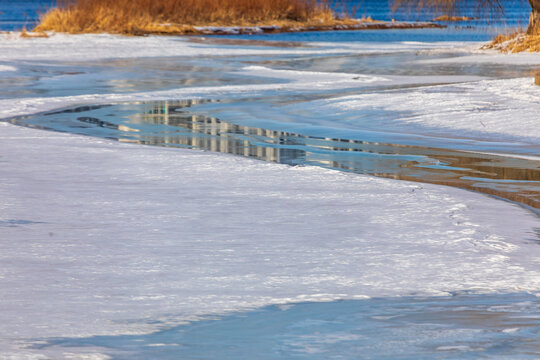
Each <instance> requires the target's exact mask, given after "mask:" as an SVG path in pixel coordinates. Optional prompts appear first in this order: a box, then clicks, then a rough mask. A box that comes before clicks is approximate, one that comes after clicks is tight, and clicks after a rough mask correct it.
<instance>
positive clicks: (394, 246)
mask: <svg viewBox="0 0 540 360" xmlns="http://www.w3.org/2000/svg"><path fill="white" fill-rule="evenodd" d="M0 36H2V37H1V40H0V61H2V62H3V63H5V65H3V66H4V67H16V66H15V64H16V63H17V61H19V60H29V61H30V60H32V61H48V62H54V61H80V60H92V59H107V58H123V57H124V58H130V57H137V56H148V57H152V56H190V57H196V56H203V55H204V56H214V55H217V56H220V55H226V56H245V55H250V54H252V55H253V54H258V55H275V54H280V55H287V54H289V55H295V54H311V55H317V54H319V53H321V51H322V52H326V53H333V54H338V53H346V54H354V53H358V54H360V53H366V52H370V51H372V52H385V51H411V50H414V49H418V50H425V49H428V50H429V49H440V46H439V45H438V44H427V43H398V44H396V43H392V44H370V45H366V46H365V48H362V46H361V45H362V44H356V45H354V46H348V45H343V44H340V45H333V46H327V47H326V48H322V49H320V48H286V49H280V48H271V47H260V48H259V47H256V48H254V47H232V46H220V45H207V44H195V43H191V42H188V41H186V40H185V39H182V38H176V37H161V38H160V37H144V38H142V37H136V38H125V37H117V36H110V35H82V36H68V35H54V36H51V37H50V38H48V39H20V38H18V37H17V36H16V35H0ZM445 46H449V47H451V46H457V45H456V44H453V45H450V44H446V45H445ZM434 51H439V50H434ZM465 51H469V50H465ZM486 56H487V55H486ZM497 56H499V55H497ZM505 56H506V55H505ZM514 58H515V59H519V57H512V56H511V55H508V57H507V58H506V59H510V60H509V61H511V59H514ZM519 61H521V60H519ZM238 72H239V74H244V75H245V76H265V77H268V78H269V79H271V80H272V81H270V82H269V83H266V84H259V85H234V86H233V85H227V86H215V87H193V88H180V89H174V90H167V91H155V92H140V93H133V94H114V93H111V94H103V95H97V94H92V93H89V94H86V95H80V96H65V97H50V98H35V97H29V98H22V97H20V98H17V99H4V100H0V117H2V118H6V117H11V116H17V115H22V114H30V113H35V112H38V111H45V110H51V109H55V108H59V107H65V106H70V105H73V104H81V103H107V102H119V101H137V100H157V99H168V98H172V99H186V98H190V99H193V98H201V97H213V98H216V99H219V98H227V97H229V98H239V99H241V98H244V97H248V96H257V95H260V96H262V95H280V96H287V95H288V94H299V93H303V92H308V91H312V90H313V89H317V88H319V89H322V90H339V89H354V88H355V87H356V88H364V87H376V86H381V85H388V84H398V85H411V84H414V83H415V82H416V83H418V82H423V81H427V82H431V83H433V82H436V80H437V79H435V77H431V78H430V77H425V78H424V77H415V79H413V78H412V77H405V76H404V77H397V76H385V75H368V74H346V73H340V74H330V73H328V74H325V73H314V72H305V71H304V72H302V71H286V70H282V69H272V68H271V67H262V66H259V67H253V66H246V67H244V68H240V69H239V70H238ZM273 79H275V81H273ZM439 80H440V79H439ZM472 80H475V81H476V82H470V81H472ZM477 80H478V79H477V78H473V77H468V78H459V77H452V76H449V77H448V78H445V79H444V81H445V82H446V81H448V82H451V81H459V82H468V83H465V84H458V85H455V84H454V85H443V86H437V87H434V86H430V87H423V88H418V89H405V90H402V91H401V92H400V91H396V92H395V93H392V97H389V96H388V94H385V93H371V94H369V93H365V94H364V93H359V94H356V95H353V96H348V97H343V96H338V97H335V98H333V99H331V100H319V101H314V102H307V103H305V104H304V105H306V106H312V109H313V110H314V111H317V112H319V113H320V114H321V115H324V116H326V118H325V119H326V120H329V119H330V117H329V114H336V113H339V112H340V111H343V112H349V113H350V114H354V112H355V111H362V110H363V109H364V108H365V106H368V105H367V104H374V105H377V106H380V107H385V108H387V109H397V110H404V111H405V112H413V113H414V115H413V116H410V117H404V118H401V119H399V121H400V123H401V124H402V126H403V127H405V128H406V127H407V126H419V125H420V126H424V127H437V128H438V129H441V128H442V129H445V131H446V134H447V135H448V134H450V135H452V134H455V135H459V134H460V133H461V132H463V131H464V130H467V131H481V132H483V133H484V134H485V136H486V137H488V138H489V137H493V136H502V135H504V136H507V137H514V136H519V137H527V138H528V139H537V138H538V137H539V136H540V135H539V133H538V126H535V124H537V121H538V120H537V117H535V114H536V113H537V109H538V98H539V97H538V91H539V90H538V88H535V87H533V86H532V85H531V82H530V79H513V80H484V81H477ZM389 99H391V101H390V100H389ZM480 122H482V123H483V124H484V125H485V126H484V125H479V124H480ZM484 127H486V128H488V129H484ZM0 199H1V201H0V244H1V246H2V251H1V252H0V283H1V289H2V296H1V297H0V319H1V321H0V333H2V334H6V335H3V337H2V340H0V349H1V350H0V358H2V357H5V358H10V356H13V357H14V358H22V357H23V356H27V358H36V359H37V358H40V356H41V355H39V354H44V353H45V352H46V350H39V349H24V346H25V344H28V342H30V341H31V339H35V338H47V337H55V336H85V335H87V336H88V335H96V334H120V333H124V334H125V333H141V332H149V331H153V330H155V329H156V328H158V327H159V326H163V325H177V324H179V323H180V322H182V321H184V320H186V319H192V318H194V317H195V316H197V315H202V314H210V313H224V312H228V311H233V310H240V309H245V308H252V307H257V306H264V305H267V304H282V303H288V302H297V301H323V300H335V299H345V298H346V299H357V298H360V299H362V298H366V297H373V296H389V297H391V296H399V295H418V294H425V295H442V294H448V293H450V292H454V291H478V292H517V291H523V292H531V293H535V294H538V292H539V291H540V271H539V270H538V269H539V268H540V267H539V265H540V264H539V261H540V260H539V259H540V256H539V255H540V247H539V246H538V243H537V241H538V235H537V233H536V232H535V231H537V230H535V229H537V228H538V227H539V221H538V218H537V217H536V216H535V215H533V214H532V213H530V212H528V211H526V210H524V209H522V208H520V207H518V206H516V205H512V204H510V203H506V202H502V201H499V200H495V199H490V198H488V197H485V196H482V195H478V194H474V193H470V192H465V191H462V190H458V189H452V188H444V187H436V186H430V185H422V184H417V183H414V184H413V183H406V182H397V181H392V180H384V179H378V178H371V177H365V176H357V175H353V174H345V173H340V172H336V171H330V170H323V169H319V168H311V167H296V168H291V167H287V166H281V165H276V164H267V163H263V162H259V161H254V160H247V159H243V158H236V157H232V156H226V155H216V154H211V153H205V152H195V151H188V150H179V149H161V148H151V147H143V146H135V145H129V144H120V143H114V142H109V141H104V140H99V139H93V138H86V137H80V136H74V135H68V134H59V133H50V132H44V131H39V130H35V129H27V128H19V127H15V126H12V125H9V124H6V123H0ZM47 355H49V356H51V357H53V358H55V356H56V358H58V357H64V358H68V357H70V356H72V355H70V354H67V355H66V353H58V354H54V355H55V356H52V355H50V354H47ZM73 356H74V355H73ZM94 356H98V355H96V354H94Z"/></svg>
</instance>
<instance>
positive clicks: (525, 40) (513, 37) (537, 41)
mask: <svg viewBox="0 0 540 360" xmlns="http://www.w3.org/2000/svg"><path fill="white" fill-rule="evenodd" d="M484 48H486V49H496V50H500V51H503V52H512V53H518V52H524V51H528V52H539V51H540V35H527V34H525V33H523V32H514V33H511V34H499V35H497V36H496V37H495V39H493V41H492V42H491V43H490V44H488V45H487V46H485V47H484Z"/></svg>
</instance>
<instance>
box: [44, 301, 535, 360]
mask: <svg viewBox="0 0 540 360" xmlns="http://www.w3.org/2000/svg"><path fill="white" fill-rule="evenodd" d="M539 320H540V303H539V301H538V298H536V297H535V296H534V295H528V294H519V293H518V294H508V295H496V294H494V295H473V294H455V295H454V296H451V297H439V298H417V297H402V298H378V299H377V298H375V299H368V300H349V301H337V302H327V303H299V304H287V305H275V306H268V307H264V308H261V309H257V310H253V311H246V312H241V313H234V314H232V315H228V316H220V317H208V318H207V319H201V320H200V321H196V322H193V323H189V324H186V325H182V326H177V327H174V328H166V329H163V330H162V331H158V332H156V333H152V334H147V335H120V336H95V337H89V338H62V339H49V340H47V341H46V342H45V343H44V344H43V343H42V344H41V345H36V348H51V347H60V348H63V349H66V350H71V349H83V350H84V349H88V348H97V349H100V352H102V353H105V354H107V355H109V356H111V357H112V358H113V359H254V358H256V359H265V360H270V359H310V360H319V359H320V360H323V359H415V360H418V359H479V358H489V359H538V358H539V357H540V322H539Z"/></svg>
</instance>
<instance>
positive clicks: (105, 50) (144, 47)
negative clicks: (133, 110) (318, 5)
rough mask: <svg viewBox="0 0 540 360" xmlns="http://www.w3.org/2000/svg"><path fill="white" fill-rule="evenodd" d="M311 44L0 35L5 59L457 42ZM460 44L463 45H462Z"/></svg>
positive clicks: (391, 48) (374, 48) (368, 49)
mask: <svg viewBox="0 0 540 360" xmlns="http://www.w3.org/2000/svg"><path fill="white" fill-rule="evenodd" d="M313 45H314V47H302V48H294V47H293V48H279V47H264V46H260V47H242V46H227V45H215V44H210V45H207V44H201V43H196V42H191V41H189V40H188V38H181V37H174V36H144V37H125V36H117V35H108V34H83V35H68V34H51V36H50V37H48V38H20V36H19V34H18V33H16V32H14V33H11V34H0V50H1V51H0V61H5V60H50V59H54V60H58V61H61V60H69V61H78V60H98V59H110V58H136V57H164V56H186V57H199V56H216V55H220V56H246V55H273V54H282V55H284V54H299V55H302V54H342V53H344V54H347V53H351V54H354V53H380V52H397V51H407V50H417V49H418V50H421V49H433V48H456V47H458V46H460V44H459V43H453V42H445V43H411V42H401V43H392V44H382V43H374V44H350V45H346V44H343V45H342V44H332V43H313ZM461 46H462V45H461Z"/></svg>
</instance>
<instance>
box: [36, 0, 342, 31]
mask: <svg viewBox="0 0 540 360" xmlns="http://www.w3.org/2000/svg"><path fill="white" fill-rule="evenodd" d="M58 5H59V7H57V8H54V9H52V10H49V11H48V12H47V13H45V14H43V15H42V16H41V19H40V23H39V25H38V26H37V27H36V29H35V30H36V31H58V32H67V33H100V32H108V33H119V34H134V35H137V34H148V33H154V34H155V33H160V34H186V33H188V34H189V33H194V32H195V30H194V28H193V27H194V26H209V25H212V26H254V25H278V26H285V27H294V26H298V25H303V26H314V25H336V24H341V23H344V22H345V23H346V22H347V21H351V20H350V19H349V20H347V19H337V18H336V17H335V15H334V13H333V12H332V10H331V9H330V7H329V5H328V3H327V2H326V0H322V1H319V2H318V1H316V0H72V1H68V0H59V4H58Z"/></svg>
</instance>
